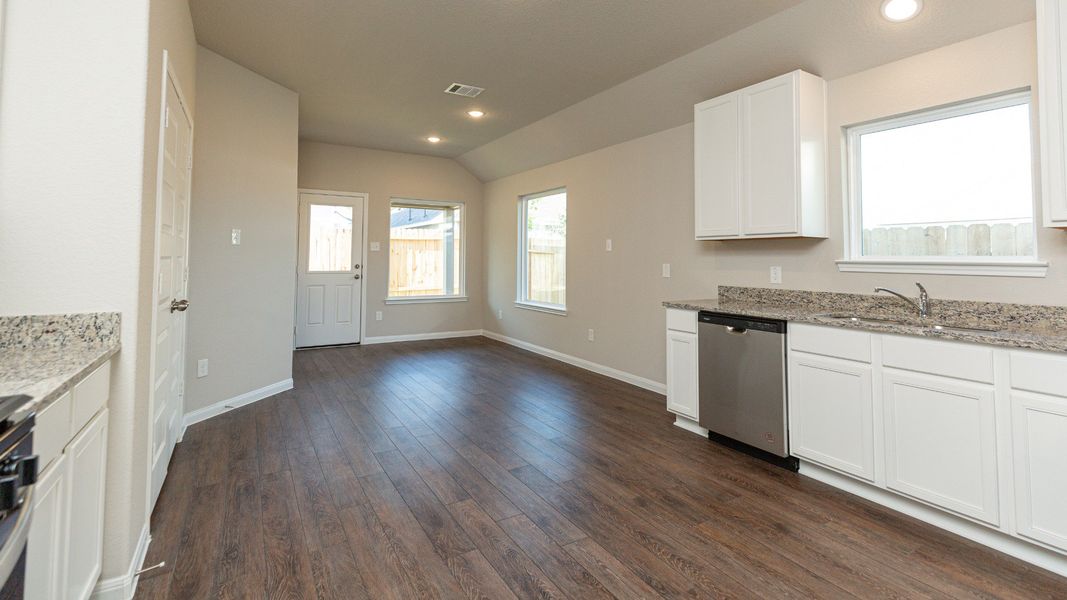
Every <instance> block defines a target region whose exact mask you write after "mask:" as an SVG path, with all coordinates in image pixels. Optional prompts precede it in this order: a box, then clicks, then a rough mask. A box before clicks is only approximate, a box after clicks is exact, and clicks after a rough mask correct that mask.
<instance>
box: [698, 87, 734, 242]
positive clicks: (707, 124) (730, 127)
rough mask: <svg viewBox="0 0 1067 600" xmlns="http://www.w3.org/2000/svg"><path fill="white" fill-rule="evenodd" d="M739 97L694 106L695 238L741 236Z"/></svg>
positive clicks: (724, 98) (709, 101)
mask: <svg viewBox="0 0 1067 600" xmlns="http://www.w3.org/2000/svg"><path fill="white" fill-rule="evenodd" d="M740 105H741V103H740V98H739V96H738V95H737V94H730V95H728V96H723V97H721V98H716V99H714V100H708V101H707V102H703V103H701V104H697V105H696V109H695V112H696V115H695V118H694V121H693V127H694V128H695V130H696V145H695V146H694V154H695V156H696V165H695V167H696V181H695V186H696V198H697V202H696V223H697V231H696V233H697V238H698V239H701V238H721V237H735V236H737V235H739V234H740V233H741V215H740V210H741V206H740V204H739V203H738V202H736V201H730V202H726V201H723V199H736V198H738V176H739V175H740V168H739V167H740V160H739V159H740V156H739V155H738V148H739V146H738V142H739V140H740V139H741V123H740V118H741V110H740Z"/></svg>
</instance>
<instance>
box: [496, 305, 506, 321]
mask: <svg viewBox="0 0 1067 600" xmlns="http://www.w3.org/2000/svg"><path fill="white" fill-rule="evenodd" d="M496 318H498V319H503V318H504V309H503V308H498V309H497V310H496Z"/></svg>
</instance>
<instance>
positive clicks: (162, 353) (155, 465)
mask: <svg viewBox="0 0 1067 600" xmlns="http://www.w3.org/2000/svg"><path fill="white" fill-rule="evenodd" d="M164 73H165V77H164V89H163V107H162V115H161V118H160V121H161V123H160V125H161V131H160V148H159V166H158V169H159V170H158V175H157V176H158V181H157V187H156V189H157V198H156V259H155V262H156V264H155V287H154V289H153V299H154V304H153V310H154V314H153V316H152V341H153V343H152V350H151V351H152V359H151V361H152V379H151V381H152V388H151V396H150V398H151V399H150V405H151V431H150V433H149V440H150V448H151V452H152V455H151V461H150V465H151V487H150V488H149V498H148V499H149V503H150V504H149V508H151V507H152V506H155V502H156V499H157V498H158V497H159V491H160V489H161V488H162V487H163V480H164V479H165V478H166V476H167V466H168V465H169V463H170V457H171V454H173V452H174V445H175V444H176V443H177V441H178V435H179V432H180V428H181V414H182V406H183V403H184V397H183V396H184V393H185V319H186V317H185V308H183V306H182V302H183V301H184V302H185V303H186V304H185V306H188V295H187V292H188V284H189V271H188V255H189V205H190V195H191V189H192V165H193V162H192V153H193V123H192V120H191V119H190V117H189V114H188V112H187V111H186V108H185V106H186V105H185V102H184V100H183V98H182V94H181V88H180V87H179V85H178V82H177V80H176V79H175V78H174V74H173V72H172V71H171V70H170V69H169V68H168V64H167V57H166V54H164Z"/></svg>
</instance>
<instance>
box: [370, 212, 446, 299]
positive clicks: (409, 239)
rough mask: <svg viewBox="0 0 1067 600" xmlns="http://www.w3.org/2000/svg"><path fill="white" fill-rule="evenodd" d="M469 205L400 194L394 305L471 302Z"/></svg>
mask: <svg viewBox="0 0 1067 600" xmlns="http://www.w3.org/2000/svg"><path fill="white" fill-rule="evenodd" d="M463 246H464V244H463V204H461V203H455V202H434V201H430V200H405V199H398V198H394V199H393V200H392V201H391V202H390V205H389V298H388V299H386V302H388V303H402V302H446V301H454V300H465V299H466V297H465V296H464V289H463V277H464V273H463V265H464V260H463V254H464V252H463Z"/></svg>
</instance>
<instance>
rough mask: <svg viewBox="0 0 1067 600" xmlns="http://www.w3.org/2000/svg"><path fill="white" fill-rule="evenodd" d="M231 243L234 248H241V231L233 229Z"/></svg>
mask: <svg viewBox="0 0 1067 600" xmlns="http://www.w3.org/2000/svg"><path fill="white" fill-rule="evenodd" d="M230 243H231V244H233V245H234V246H240V245H241V230H240V229H231V230H230Z"/></svg>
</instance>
